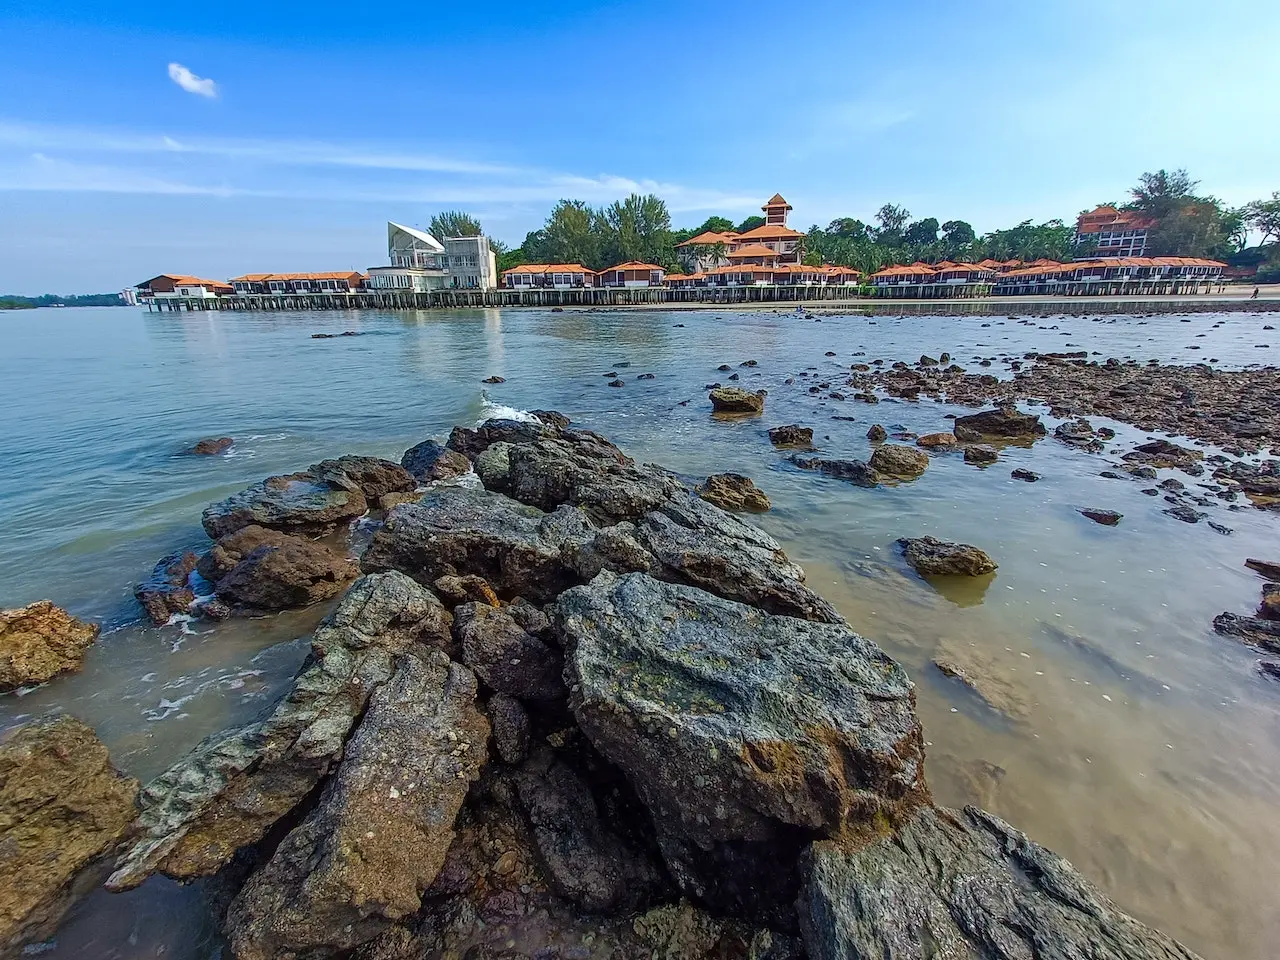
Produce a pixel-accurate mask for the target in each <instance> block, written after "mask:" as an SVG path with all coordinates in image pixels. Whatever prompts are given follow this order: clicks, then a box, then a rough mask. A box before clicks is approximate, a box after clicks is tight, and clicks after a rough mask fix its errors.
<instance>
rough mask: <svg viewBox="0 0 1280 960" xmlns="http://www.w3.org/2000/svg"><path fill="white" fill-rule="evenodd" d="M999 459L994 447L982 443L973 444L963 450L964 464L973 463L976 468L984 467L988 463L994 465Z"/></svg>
mask: <svg viewBox="0 0 1280 960" xmlns="http://www.w3.org/2000/svg"><path fill="white" fill-rule="evenodd" d="M999 459H1000V454H999V452H998V451H997V450H996V448H995V447H988V446H987V445H986V444H984V443H978V444H974V445H972V446H968V447H965V448H964V462H965V463H973V464H977V465H978V466H980V467H981V466H986V465H987V464H989V463H995V462H996V461H997V460H999Z"/></svg>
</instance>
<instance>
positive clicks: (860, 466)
mask: <svg viewBox="0 0 1280 960" xmlns="http://www.w3.org/2000/svg"><path fill="white" fill-rule="evenodd" d="M791 462H792V463H794V464H795V465H796V466H797V467H799V468H800V469H801V470H816V471H817V472H818V473H821V474H823V475H825V476H828V477H834V478H835V479H837V480H847V481H848V482H849V483H853V484H857V485H858V486H860V487H874V486H878V485H879V483H880V478H879V476H877V474H876V472H875V471H874V470H872V469H871V467H870V465H869V464H866V463H864V462H863V461H861V460H824V459H822V458H821V457H792V458H791Z"/></svg>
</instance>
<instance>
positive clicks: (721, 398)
mask: <svg viewBox="0 0 1280 960" xmlns="http://www.w3.org/2000/svg"><path fill="white" fill-rule="evenodd" d="M764 398H765V391H763V390H759V391H757V392H755V393H752V392H751V391H750V390H740V389H738V388H737V387H717V388H716V389H715V390H712V391H711V393H710V394H709V399H710V400H711V409H712V410H714V411H715V412H716V413H763V412H764Z"/></svg>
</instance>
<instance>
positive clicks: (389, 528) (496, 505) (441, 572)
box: [361, 487, 593, 603]
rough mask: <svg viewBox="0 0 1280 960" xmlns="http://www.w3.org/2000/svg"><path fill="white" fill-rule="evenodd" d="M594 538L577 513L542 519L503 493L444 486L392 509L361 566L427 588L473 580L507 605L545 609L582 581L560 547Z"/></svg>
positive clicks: (565, 510) (547, 515)
mask: <svg viewBox="0 0 1280 960" xmlns="http://www.w3.org/2000/svg"><path fill="white" fill-rule="evenodd" d="M592 532H593V528H592V526H591V523H590V521H589V520H588V519H587V517H586V515H585V514H583V513H582V511H581V510H578V509H577V508H575V507H561V508H559V509H558V510H556V511H555V512H554V513H544V512H543V511H541V510H539V509H537V508H535V507H529V506H525V505H524V504H521V503H517V502H516V501H515V500H512V499H510V498H508V497H504V496H502V495H501V494H496V493H490V492H485V491H473V490H465V489H462V488H458V487H446V488H442V489H440V490H436V491H433V492H432V493H430V494H428V495H427V496H425V497H423V499H422V500H420V501H419V502H417V503H406V504H402V505H401V506H399V507H396V508H395V509H394V510H392V511H391V513H390V514H389V515H388V517H387V521H386V523H385V524H383V526H382V527H381V528H380V529H379V530H378V531H377V532H376V533H375V534H374V536H373V540H372V542H371V543H370V544H369V548H368V549H367V550H366V551H365V553H364V557H363V558H362V560H361V566H362V569H363V570H364V571H365V572H366V573H376V572H379V571H384V570H400V571H402V572H404V573H407V574H409V575H410V576H411V577H413V578H414V579H415V580H417V581H418V582H420V583H423V584H430V583H432V582H433V581H435V580H437V579H439V578H440V577H443V576H454V575H458V576H464V575H468V574H471V575H475V576H479V577H483V578H484V579H485V580H487V581H488V583H489V585H490V586H491V587H492V588H493V589H494V591H495V592H496V593H497V594H498V596H499V597H502V598H503V599H506V600H510V599H512V598H514V597H517V596H523V597H525V598H527V599H529V600H533V601H534V602H537V603H545V602H546V601H548V600H550V599H552V598H553V597H555V596H556V595H557V594H559V593H560V591H562V590H564V589H565V588H566V587H569V586H572V585H573V584H575V583H577V582H579V577H578V575H577V574H576V573H575V571H574V569H573V567H572V566H571V565H570V564H569V562H568V561H567V560H566V559H565V557H564V556H563V547H564V545H565V543H566V542H567V541H570V540H578V541H581V540H583V539H586V538H587V537H588V536H590V535H591V533H592Z"/></svg>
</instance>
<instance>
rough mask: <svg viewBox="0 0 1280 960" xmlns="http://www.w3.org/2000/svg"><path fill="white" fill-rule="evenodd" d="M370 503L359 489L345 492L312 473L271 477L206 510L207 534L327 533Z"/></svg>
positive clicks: (204, 518)
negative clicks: (254, 528) (253, 528)
mask: <svg viewBox="0 0 1280 960" xmlns="http://www.w3.org/2000/svg"><path fill="white" fill-rule="evenodd" d="M367 509H368V501H367V500H366V499H365V496H364V494H363V493H361V492H360V490H359V489H344V488H342V487H338V486H334V485H333V484H332V483H330V482H329V481H328V480H324V479H321V478H320V477H317V476H316V475H315V474H313V473H291V474H288V475H286V476H280V477H268V478H267V479H266V480H263V481H261V482H260V483H255V484H254V485H253V486H251V487H248V488H246V489H244V490H241V491H240V492H239V493H236V494H232V495H231V496H229V497H227V499H225V500H220V501H219V502H217V503H214V504H211V505H209V506H208V507H206V508H205V511H204V514H203V516H202V517H201V522H202V523H203V524H204V529H205V533H207V534H209V536H210V537H211V538H213V539H214V540H218V539H221V538H222V537H225V536H226V535H227V534H229V533H234V532H235V531H237V530H239V529H241V528H242V527H247V526H249V525H250V524H257V525H258V526H261V527H270V528H271V529H273V530H283V531H285V532H287V533H299V534H304V535H311V534H323V533H328V532H330V531H331V530H333V529H334V528H335V527H336V526H338V525H339V524H341V523H346V522H348V521H351V520H354V519H355V518H356V517H359V516H362V515H363V514H364V512H365V511H366V510H367Z"/></svg>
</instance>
